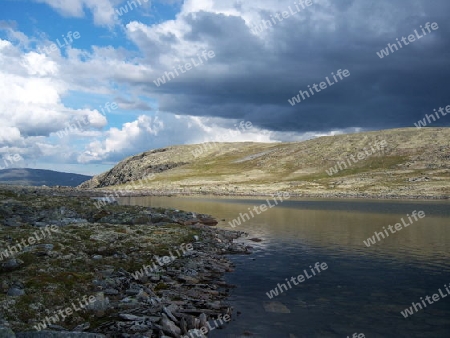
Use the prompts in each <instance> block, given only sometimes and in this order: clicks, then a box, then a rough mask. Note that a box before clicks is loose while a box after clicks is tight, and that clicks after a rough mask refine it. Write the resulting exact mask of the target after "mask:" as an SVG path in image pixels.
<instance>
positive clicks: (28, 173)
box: [0, 168, 92, 187]
mask: <svg viewBox="0 0 450 338" xmlns="http://www.w3.org/2000/svg"><path fill="white" fill-rule="evenodd" d="M91 178H92V176H86V175H79V174H72V173H63V172H59V171H53V170H42V169H26V168H16V169H4V170H0V184H13V185H34V186H41V185H47V186H49V187H50V186H55V185H62V186H68V187H76V186H78V185H80V184H81V183H83V182H85V181H87V180H89V179H91Z"/></svg>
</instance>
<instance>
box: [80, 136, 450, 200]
mask: <svg viewBox="0 0 450 338" xmlns="http://www.w3.org/2000/svg"><path fill="white" fill-rule="evenodd" d="M131 182H133V184H131ZM127 186H129V187H131V188H132V189H133V190H135V189H136V190H147V191H149V192H150V193H151V192H152V191H155V192H158V191H174V192H182V193H183V192H184V193H188V194H189V193H191V192H193V193H216V194H223V195H227V194H230V195H232V194H262V193H274V192H277V191H287V192H290V193H294V194H299V195H304V196H306V195H308V196H343V195H345V196H359V195H361V194H365V195H368V196H369V195H370V196H374V197H377V196H390V195H393V196H404V197H412V198H416V197H417V198H418V197H433V196H438V197H442V196H447V197H450V128H421V129H418V128H403V129H391V130H380V131H372V132H363V133H358V134H345V135H336V136H325V137H318V138H315V139H312V140H309V141H304V142H289V143H284V142H281V143H252V142H242V143H237V142H230V143H204V144H191V145H181V146H171V147H167V148H164V149H157V150H151V151H147V152H144V153H141V154H138V155H135V156H131V157H129V158H126V159H124V160H123V161H121V162H119V163H118V164H117V165H116V166H115V167H114V168H112V169H111V170H109V171H107V172H105V173H103V174H100V175H97V176H94V177H93V178H92V179H91V180H89V181H86V182H84V183H83V184H82V185H81V186H80V187H81V188H101V189H105V188H106V187H110V188H109V189H122V188H124V187H125V188H126V187H127Z"/></svg>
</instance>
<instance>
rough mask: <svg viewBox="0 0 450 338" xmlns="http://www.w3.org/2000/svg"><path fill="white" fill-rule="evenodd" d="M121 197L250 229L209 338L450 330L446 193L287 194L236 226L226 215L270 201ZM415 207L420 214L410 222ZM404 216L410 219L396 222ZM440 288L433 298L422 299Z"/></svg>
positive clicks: (433, 333) (291, 337)
mask: <svg viewBox="0 0 450 338" xmlns="http://www.w3.org/2000/svg"><path fill="white" fill-rule="evenodd" d="M269 201H273V200H272V198H269ZM121 203H124V204H131V205H144V206H152V207H171V208H176V209H182V210H186V211H194V212H198V213H206V214H211V215H212V216H214V217H215V218H217V219H218V220H221V219H225V221H220V222H219V225H218V226H220V227H223V228H228V229H230V230H241V231H245V232H247V233H248V234H249V237H248V238H245V239H242V240H240V241H242V242H246V243H248V244H249V245H251V246H252V247H253V248H254V249H253V251H254V253H253V254H252V255H245V256H230V259H231V260H232V261H233V262H234V263H235V265H236V269H235V271H234V272H232V273H228V274H227V275H226V277H225V279H226V281H227V282H228V283H230V284H234V285H236V286H237V288H235V289H232V291H231V294H230V298H229V302H230V303H231V305H232V306H233V307H234V309H235V315H234V316H233V320H232V321H231V322H230V323H228V324H227V325H226V326H225V328H224V329H221V330H215V331H212V332H211V334H210V335H209V336H210V337H216V338H221V337H228V338H231V337H248V336H254V337H287V338H294V337H347V336H349V337H352V335H354V334H355V333H357V334H359V335H360V337H363V336H362V335H361V334H363V335H364V337H408V338H411V337H420V338H423V337H430V338H431V337H432V338H437V337H450V297H448V298H445V295H448V294H449V293H450V285H449V284H450V264H449V257H450V250H449V249H450V228H449V221H450V202H448V201H378V200H343V199H341V200H316V199H295V200H294V199H289V200H285V201H283V202H278V203H279V204H278V205H276V206H274V207H270V208H267V210H266V211H263V212H261V210H260V212H259V215H257V214H256V212H253V215H254V217H253V218H251V219H249V220H246V221H245V222H241V225H238V226H236V227H235V228H232V227H231V226H230V225H229V223H228V222H231V221H232V220H233V219H235V218H237V217H239V214H240V213H242V214H243V213H247V214H249V209H248V208H250V210H253V208H254V207H255V206H258V205H261V204H266V205H267V202H266V201H265V199H264V198H262V199H258V198H218V197H210V198H206V197H202V198H194V197H127V198H121ZM271 204H274V203H273V202H271ZM413 211H416V213H415V215H417V213H418V212H419V211H423V213H424V214H425V217H424V218H420V217H417V216H416V218H417V221H416V219H415V218H414V217H413V216H412V212H413ZM407 214H409V215H410V218H411V219H409V218H408V217H407ZM422 215H423V214H422ZM402 218H403V219H404V220H403V224H405V223H406V224H408V225H409V226H407V227H405V226H402V227H401V229H400V227H399V226H398V223H400V224H402V222H401V219H402ZM410 220H411V221H412V222H410ZM395 224H397V227H398V228H399V229H400V230H398V231H396V228H395V227H394V225H395ZM389 225H392V227H391V228H390V229H392V230H390V229H389V230H388V226H389ZM383 227H384V229H386V230H385V232H384V237H385V238H384V239H383V238H382V234H378V238H379V240H378V239H377V238H376V237H374V241H375V242H376V243H375V244H371V245H370V246H369V247H368V246H367V245H366V244H364V241H366V243H367V239H368V238H369V237H372V236H374V232H375V231H377V232H382V231H384V229H383ZM394 232H395V233H394ZM388 235H389V236H388ZM250 238H259V239H261V240H262V241H261V242H253V241H249V239H250ZM369 244H370V243H369ZM316 263H319V265H317V268H314V265H315V264H316ZM322 263H326V264H325V265H326V266H327V268H326V269H321V268H320V266H321V265H320V264H322ZM325 265H322V267H324V266H325ZM310 266H311V268H313V269H314V270H313V271H314V272H312V271H311V268H310ZM304 270H306V272H305V271H304ZM319 271H320V272H319ZM313 273H315V274H316V275H313ZM300 275H303V276H304V277H305V278H304V279H303V280H302V278H300ZM306 275H307V276H306ZM308 276H309V278H308ZM293 277H295V278H294V279H292V278H293ZM286 279H287V280H286ZM300 280H301V281H302V282H300ZM288 281H290V284H287V282H288ZM294 282H295V283H296V285H295V284H294ZM282 283H284V285H285V286H284V287H283V286H282V285H281V284H282ZM278 284H280V285H278ZM445 286H447V287H448V290H449V292H447V291H446V288H445ZM272 289H278V295H274V293H270V291H271V290H272ZM439 289H440V290H441V292H442V294H443V295H442V296H440V298H439V300H436V299H435V301H434V302H433V300H432V299H431V298H428V301H425V299H426V298H425V297H426V296H430V297H432V296H433V294H439V291H438V290H439ZM280 290H282V291H283V292H280ZM268 294H269V295H270V296H271V297H272V298H270V297H269V295H268ZM421 297H422V299H423V302H424V303H425V304H424V305H422V304H420V303H419V302H421ZM412 302H414V303H418V304H416V305H415V306H416V308H411V309H410V311H411V313H409V314H406V315H407V318H405V317H404V315H403V314H401V311H403V313H405V312H404V311H405V309H406V308H410V307H411V306H412ZM419 305H420V306H422V307H423V309H422V310H421V309H420V307H419ZM425 305H426V307H425ZM355 337H357V335H355Z"/></svg>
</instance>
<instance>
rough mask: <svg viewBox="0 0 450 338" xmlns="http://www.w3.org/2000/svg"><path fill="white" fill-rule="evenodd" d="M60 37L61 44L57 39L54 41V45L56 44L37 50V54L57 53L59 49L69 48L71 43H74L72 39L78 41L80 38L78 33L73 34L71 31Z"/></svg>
mask: <svg viewBox="0 0 450 338" xmlns="http://www.w3.org/2000/svg"><path fill="white" fill-rule="evenodd" d="M61 36H62V37H63V40H64V43H61V42H60V41H59V38H58V39H56V43H57V44H56V43H52V44H51V45H50V46H46V47H42V49H41V48H37V50H38V51H39V53H41V54H43V53H44V52H45V54H50V53H52V52H55V51H57V50H58V49H59V48H63V47H69V46H71V45H72V42H74V39H75V40H78V39H79V38H80V37H81V35H80V33H79V32H73V33H72V31H69V32H67V35H66V36H64V34H63V35H61ZM66 38H67V39H69V41H67V39H66ZM58 47H59V48H58Z"/></svg>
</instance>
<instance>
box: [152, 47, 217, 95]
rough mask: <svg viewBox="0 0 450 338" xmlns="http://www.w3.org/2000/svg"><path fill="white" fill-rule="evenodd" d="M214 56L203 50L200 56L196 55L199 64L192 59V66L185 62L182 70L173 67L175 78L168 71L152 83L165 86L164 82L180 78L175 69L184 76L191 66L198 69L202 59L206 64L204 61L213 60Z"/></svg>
mask: <svg viewBox="0 0 450 338" xmlns="http://www.w3.org/2000/svg"><path fill="white" fill-rule="evenodd" d="M215 56H216V54H214V51H212V50H210V51H208V52H207V51H206V50H204V51H203V52H202V55H198V54H197V59H198V62H199V63H197V62H196V61H195V59H194V58H191V61H192V64H191V63H190V62H186V63H185V64H184V68H183V66H182V65H179V66H178V67H173V71H174V72H175V74H176V76H175V74H174V73H172V72H170V71H169V72H165V73H164V75H163V76H162V77H159V78H157V79H156V80H155V81H153V83H154V84H155V85H156V86H157V87H159V86H161V84H165V83H166V82H169V81H170V80H173V79H175V78H176V77H178V76H180V74H179V73H178V70H177V68H178V69H179V70H180V72H181V73H183V74H184V73H186V72H187V71H189V70H191V69H192V65H194V67H198V66H200V65H202V64H203V59H204V60H205V62H206V61H208V60H209V59H212V58H214V57H215ZM171 77H172V78H171Z"/></svg>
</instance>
